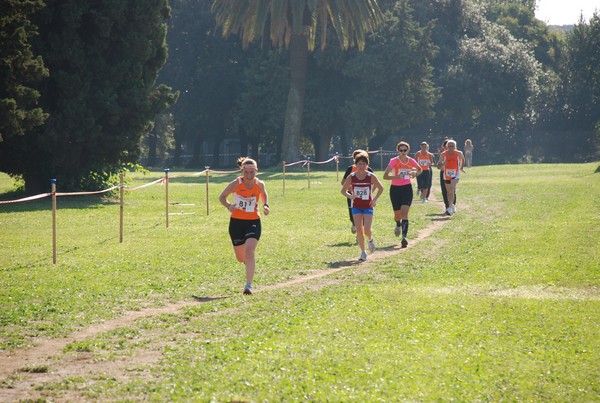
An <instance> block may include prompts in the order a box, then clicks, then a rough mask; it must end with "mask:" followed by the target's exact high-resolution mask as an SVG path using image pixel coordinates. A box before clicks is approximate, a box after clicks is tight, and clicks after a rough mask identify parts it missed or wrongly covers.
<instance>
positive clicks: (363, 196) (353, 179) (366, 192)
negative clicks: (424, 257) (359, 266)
mask: <svg viewBox="0 0 600 403" xmlns="http://www.w3.org/2000/svg"><path fill="white" fill-rule="evenodd" d="M353 155H354V156H355V157H354V165H355V166H356V172H353V173H351V174H350V175H348V177H347V178H346V180H345V181H344V186H342V194H343V195H344V196H345V197H347V198H348V199H350V200H351V202H352V216H353V218H354V225H355V226H356V239H357V241H358V245H359V246H360V250H361V253H360V257H359V258H358V260H360V261H364V260H367V252H366V251H365V237H366V238H367V239H368V240H369V252H370V253H373V252H375V241H374V240H373V233H372V231H371V226H372V224H373V213H374V209H373V208H374V207H375V205H376V204H377V199H379V196H381V193H382V192H383V185H382V184H381V182H379V179H377V176H375V174H374V173H372V172H369V171H368V168H369V153H367V152H366V151H362V150H361V151H360V152H358V153H356V154H353Z"/></svg>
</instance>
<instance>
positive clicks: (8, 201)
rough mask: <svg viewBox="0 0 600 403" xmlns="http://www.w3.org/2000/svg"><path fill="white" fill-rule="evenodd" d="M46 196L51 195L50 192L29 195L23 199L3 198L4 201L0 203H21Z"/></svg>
mask: <svg viewBox="0 0 600 403" xmlns="http://www.w3.org/2000/svg"><path fill="white" fill-rule="evenodd" d="M48 196H52V193H42V194H39V195H35V196H29V197H25V198H23V199H17V200H4V201H0V204H10V203H23V202H28V201H32V200H37V199H43V198H44V197H48Z"/></svg>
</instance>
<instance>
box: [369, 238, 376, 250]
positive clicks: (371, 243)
mask: <svg viewBox="0 0 600 403" xmlns="http://www.w3.org/2000/svg"><path fill="white" fill-rule="evenodd" d="M369 252H371V253H373V252H375V240H374V239H373V238H371V239H370V240H369Z"/></svg>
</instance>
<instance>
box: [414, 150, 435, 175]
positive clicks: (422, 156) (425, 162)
mask: <svg viewBox="0 0 600 403" xmlns="http://www.w3.org/2000/svg"><path fill="white" fill-rule="evenodd" d="M415 159H416V160H417V162H418V163H419V165H421V168H422V169H423V171H429V166H430V165H431V164H433V160H432V159H431V155H429V153H428V152H427V151H425V153H421V150H419V151H418V152H417V153H416V154H415Z"/></svg>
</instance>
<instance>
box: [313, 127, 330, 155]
mask: <svg viewBox="0 0 600 403" xmlns="http://www.w3.org/2000/svg"><path fill="white" fill-rule="evenodd" d="M320 132H321V133H320V135H319V143H318V144H315V154H316V155H315V160H316V161H325V160H326V159H328V157H329V147H330V146H331V130H329V129H327V128H324V129H323V130H320Z"/></svg>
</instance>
